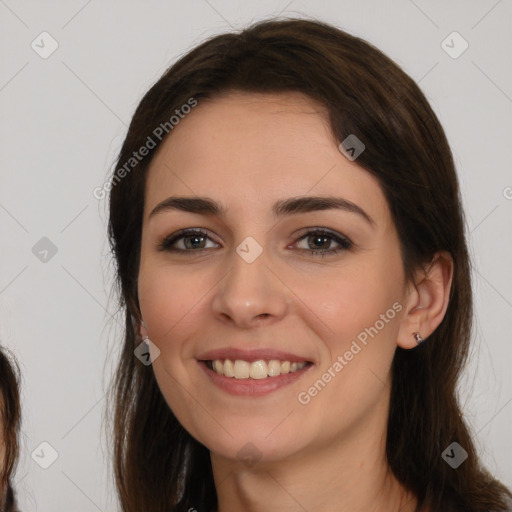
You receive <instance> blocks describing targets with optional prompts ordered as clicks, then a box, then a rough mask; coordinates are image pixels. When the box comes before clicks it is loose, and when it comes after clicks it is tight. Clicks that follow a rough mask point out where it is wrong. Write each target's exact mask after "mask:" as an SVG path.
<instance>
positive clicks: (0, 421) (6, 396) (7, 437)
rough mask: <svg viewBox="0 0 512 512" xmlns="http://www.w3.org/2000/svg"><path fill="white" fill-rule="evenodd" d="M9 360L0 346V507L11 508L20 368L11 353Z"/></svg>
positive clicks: (5, 511)
mask: <svg viewBox="0 0 512 512" xmlns="http://www.w3.org/2000/svg"><path fill="white" fill-rule="evenodd" d="M10 359H11V360H12V364H11V362H10V361H9V359H8V358H7V356H6V354H5V353H4V350H3V348H1V347H0V428H2V430H3V441H4V448H5V457H4V459H3V460H0V511H2V512H15V510H16V503H15V496H14V490H13V488H12V486H11V475H12V474H13V473H14V470H15V469H16V465H17V463H18V453H19V441H18V439H19V431H20V423H21V407H20V396H19V382H20V369H19V366H18V363H17V362H16V359H15V358H14V356H12V355H11V358H10Z"/></svg>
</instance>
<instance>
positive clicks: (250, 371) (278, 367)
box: [204, 359, 312, 379]
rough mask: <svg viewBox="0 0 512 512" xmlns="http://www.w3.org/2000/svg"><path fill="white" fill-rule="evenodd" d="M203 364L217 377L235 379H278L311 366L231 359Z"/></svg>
mask: <svg viewBox="0 0 512 512" xmlns="http://www.w3.org/2000/svg"><path fill="white" fill-rule="evenodd" d="M204 362H205V363H206V366H207V367H208V368H209V369H210V370H212V371H214V372H215V373H217V374H218V375H224V376H225V377H233V378H235V379H266V378H267V377H278V376H279V375H285V374H287V373H295V372H297V371H299V370H302V369H303V368H305V367H306V366H309V365H311V364H312V363H311V362H309V361H301V362H293V363H292V362H290V361H280V360H278V359H270V360H264V359H259V360H258V361H252V362H249V361H244V360H241V359H236V360H235V361H232V360H231V359H214V360H209V361H204Z"/></svg>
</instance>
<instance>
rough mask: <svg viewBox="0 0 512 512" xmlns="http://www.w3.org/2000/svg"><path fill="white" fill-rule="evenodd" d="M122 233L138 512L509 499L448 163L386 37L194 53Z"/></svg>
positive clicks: (118, 405)
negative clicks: (475, 361) (480, 453)
mask: <svg viewBox="0 0 512 512" xmlns="http://www.w3.org/2000/svg"><path fill="white" fill-rule="evenodd" d="M109 237H110V243H111V246H112V249H113V252H114V255H115V259H116V265H117V278H118V285H119V291H120V295H121V299H122V301H121V303H122V305H123V306H124V307H125V313H126V332H125V342H124V348H123V352H122V356H121V359H120V362H119V366H118V370H117V374H116V378H115V382H114V386H113V392H114V395H113V399H114V401H115V404H114V409H115V416H114V424H113V441H114V451H115V453H114V460H115V473H116V483H117V488H118V492H119V497H120V502H121V505H122V510H123V511H125V512H128V511H130V512H131V511H136V510H137V511H138V510H151V511H164V510H174V511H190V510H198V511H208V512H209V511H211V510H218V511H219V512H230V511H232V510H244V511H263V510H265V511H266V510H308V511H310V512H314V511H315V512H316V511H320V510H321V511H333V512H334V511H340V510H350V511H351V512H353V511H363V510H364V511H373V510H386V511H388V510H389V511H391V510H393V511H398V510H400V511H401V512H409V511H410V512H413V511H422V512H425V511H430V512H440V511H442V512H448V511H484V510H485V511H489V510H495V511H498V510H500V511H502V510H506V509H507V508H506V507H507V499H509V498H510V496H511V494H510V492H509V491H508V490H507V489H506V488H505V487H504V486H503V485H502V484H501V483H499V482H497V481H496V480H494V479H493V478H492V476H491V475H489V474H488V473H487V472H486V471H485V469H484V468H482V467H481V465H480V462H479V460H478V458H477V454H476V451H475V447H474V442H473V440H472V438H471V436H470V434H469V431H468V428H467V426H466V423H465V421H464V419H463V417H462V413H461V410H460V406H459V404H458V402H457V399H456V394H455V388H456V383H457V379H458V376H459V374H460V372H461V370H462V369H463V367H464V364H465V361H466V356H467V353H468V344H469V340H470V330H471V329H470V328H471V318H472V310H471V306H472V297H471V285H470V272H469V261H468V253H467V247H466V242H465V238H464V222H463V214H462V209H461V203H460V197H459V188H458V183H457V178H456V174H455V170H454V164H453V160H452V155H451V152H450V149H449V146H448V143H447V140H446V137H445V134H444V132H443V129H442V127H441V126H440V124H439V122H438V120H437V118H436V116H435V114H434V113H433V111H432V109H431V108H430V106H429V104H428V102H427V100H426V99H425V97H424V95H423V94H422V93H421V91H420V90H419V88H418V87H417V85H416V84H415V83H414V82H413V81H412V80H411V78H410V77H408V76H407V75H406V74H405V73H404V72H403V71H402V70H401V69H400V68H399V67H398V66H397V65H396V64H395V63H393V62H392V61H391V60H390V59H389V58H387V57H386V56H384V55H383V54H382V53H381V52H380V51H379V50H377V49H375V48H374V47H373V46H371V45H369V44H368V43H367V42H365V41H363V40H361V39H359V38H356V37H353V36H351V35H349V34H346V33H345V32H342V31H341V30H338V29H337V28H335V27H332V26H329V25H327V24H324V23H321V22H313V21H305V20H283V21H267V22H261V23H258V24H255V25H253V26H251V27H249V28H247V29H246V30H244V31H242V32H241V33H234V34H223V35H219V36H216V37H213V38H212V39H210V40H208V41H206V42H205V43H203V44H201V45H199V46H198V47H197V48H194V49H193V50H192V51H190V52H189V53H188V54H186V55H185V56H184V57H182V58H181V59H180V60H179V61H178V62H177V63H176V64H174V65H173V66H172V67H171V68H170V69H169V70H168V71H167V72H166V73H165V74H164V75H163V76H162V77H161V78H160V79H159V80H158V81H157V83H156V84H155V85H154V86H153V87H152V88H151V89H150V91H149V92H148V93H147V94H146V95H145V97H144V98H143V99H142V101H141V103H140V104H139V106H138V108H137V110H136V112H135V114H134V116H133V119H132V122H131V124H130V127H129V130H128V134H127V136H126V139H125V141H124V144H123V147H122V149H121V151H120V154H119V158H118V161H117V166H116V171H115V172H114V175H113V176H112V181H111V192H110V219H109ZM142 341H144V343H141V342H142ZM150 363H152V364H150Z"/></svg>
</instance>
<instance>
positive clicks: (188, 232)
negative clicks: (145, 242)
mask: <svg viewBox="0 0 512 512" xmlns="http://www.w3.org/2000/svg"><path fill="white" fill-rule="evenodd" d="M193 235H200V236H203V237H206V238H210V237H209V236H208V233H207V232H206V231H204V230H203V229H200V228H188V229H182V230H180V231H178V232H177V233H174V234H173V235H169V236H168V237H166V238H164V239H163V240H162V241H161V242H160V243H159V244H158V247H157V249H158V250H159V251H169V252H174V253H181V254H184V253H187V252H188V253H191V252H201V251H205V250H207V249H204V248H203V249H176V248H172V245H173V244H174V243H176V242H177V241H178V240H180V239H182V238H186V237H187V236H193ZM311 235H324V236H327V237H328V238H331V239H332V240H334V241H335V242H337V243H338V244H340V246H341V247H339V248H337V249H325V250H315V249H300V250H302V251H307V252H309V253H310V254H311V255H312V256H318V255H320V256H322V257H324V256H325V255H326V254H332V255H334V254H337V253H338V252H340V251H342V250H347V249H351V248H352V247H353V245H354V244H353V243H352V242H351V241H350V240H349V239H348V238H346V237H344V236H341V235H338V234H335V233H334V232H332V231H330V230H327V229H325V228H313V229H310V230H309V231H306V232H305V233H302V234H301V236H299V238H297V240H296V242H299V241H300V240H303V239H304V238H307V237H308V236H311Z"/></svg>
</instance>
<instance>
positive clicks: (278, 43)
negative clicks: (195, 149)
mask: <svg viewBox="0 0 512 512" xmlns="http://www.w3.org/2000/svg"><path fill="white" fill-rule="evenodd" d="M230 91H242V92H250V93H261V94H266V93H279V92H284V93H286V92H298V93H302V94H305V95H307V96H308V97H310V98H311V99H313V100H315V101H317V102H318V104H319V105H321V106H323V107H325V109H326V111H327V112H328V116H329V123H330V128H331V130H332V133H333V134H334V136H335V137H336V140H338V141H343V140H344V138H346V137H347V136H348V135H349V134H355V135H356V136H357V137H358V138H359V139H360V140H361V141H363V143H364V144H365V146H366V148H365V151H364V152H363V153H361V155H360V156H359V157H358V159H357V163H358V164H359V166H360V167H361V168H362V169H364V171H366V172H369V173H371V174H372V175H373V176H375V177H376V178H377V179H378V181H379V184H380V186H381V188H382V190H383V193H384V195H385V197H386V200H387V203H388V206H389V208H390V211H391V215H392V218H393V221H394V223H395V225H396V228H397V231H398V234H399V238H400V248H401V255H402V260H403V266H404V269H405V272H406V275H407V276H408V277H409V278H412V276H413V272H415V271H416V270H417V269H419V268H420V269H421V268H426V265H427V264H428V262H429V261H431V259H432V257H433V256H434V254H435V253H436V251H440V250H445V251H448V252H449V253H450V254H451V256H452V258H453V261H454V275H453V282H452V286H451V291H450V301H449V305H448V309H447V311H446V314H445V317H444V319H443V321H442V323H441V324H440V325H439V327H438V328H437V329H436V330H435V332H434V333H433V334H432V335H431V336H430V337H429V338H428V341H426V342H425V343H423V344H422V345H421V346H419V347H418V348H415V349H414V350H403V349H401V348H397V350H396V353H395V356H394V360H393V365H392V370H391V371H392V389H391V402H390V411H389V420H388V428H387V441H386V455H387V460H388V463H389V466H390V469H391V471H392V472H393V474H394V475H395V476H396V478H397V479H398V480H399V481H400V482H401V483H402V484H403V485H404V486H405V487H406V488H407V489H409V490H410V491H412V492H413V493H414V494H415V495H416V496H417V498H418V501H419V505H420V506H430V507H431V510H432V512H449V511H457V512H489V511H490V510H492V511H496V512H497V511H504V510H506V501H507V499H508V498H510V496H511V494H510V491H509V490H508V489H506V488H505V487H504V486H503V485H502V484H501V483H500V482H499V481H497V480H496V479H494V478H493V476H492V475H491V474H489V472H488V471H487V470H486V469H485V468H484V467H483V466H482V464H481V462H480V460H479V457H478V454H477V451H476V448H475V443H474V439H473V437H472V434H471V432H470V430H469V428H468V425H467V423H466V421H465V419H464V416H463V414H462V411H461V406H460V404H459V401H458V397H457V393H456V385H457V382H458V379H459V376H460V374H461V371H462V370H463V369H464V367H465V364H466V361H467V357H468V349H469V346H470V342H471V331H472V312H473V309H472V286H471V274H470V261H469V256H468V249H467V243H466V235H465V220H464V216H463V210H462V206H461V198H460V192H459V185H458V181H457V176H456V171H455V166H454V161H453V158H452V152H451V150H450V147H449V144H448V141H447V138H446V136H445V133H444V131H443V128H442V127H441V125H440V123H439V120H438V119H437V117H436V115H435V113H434V112H433V110H432V108H431V106H430V105H429V102H428V101H427V99H426V97H425V95H424V94H423V93H422V91H421V90H420V89H419V87H418V85H417V84H416V83H415V82H414V80H412V79H411V78H410V77H409V76H408V75H407V74H406V73H405V72H404V71H403V70H402V69H401V68H400V67H399V66H398V65H397V64H396V63H395V62H393V61H392V60H391V59H390V58H388V57H387V56H386V55H384V54H383V53H382V52H381V51H380V50H378V49H377V48H375V47H374V46H373V45H371V44H370V43H368V42H366V41H364V40H363V39H361V38H359V37H356V36H354V35H351V34H348V33H347V32H345V31H343V30H341V29H339V28H337V27H334V26H332V25H330V24H327V23H325V22H322V21H317V20H309V19H308V20H306V19H270V20H265V21H260V22H257V23H254V24H252V25H250V26H249V27H247V28H245V29H243V30H240V31H238V32H228V33H224V34H221V35H216V36H213V37H211V38H209V39H208V40H206V41H205V42H203V43H201V44H199V45H197V46H196V47H194V48H193V49H192V50H190V51H189V52H187V53H186V54H185V55H183V56H182V57H181V58H179V60H178V61H177V62H176V63H174V64H173V65H172V66H171V67H169V68H168V69H167V70H166V71H165V73H164V74H163V75H162V76H161V77H160V78H159V79H158V80H157V81H156V83H155V84H154V85H153V86H152V87H151V88H150V89H149V91H148V92H147V93H146V94H145V95H144V97H143V98H142V100H141V101H140V103H139V104H138V106H137V108H136V110H135V113H134V115H133V117H132V120H131V123H130V126H129V128H128V132H127V135H126V138H125V140H124V143H123V145H122V147H121V150H120V152H119V155H118V158H117V165H116V169H117V168H119V167H121V166H122V165H123V164H124V163H125V162H127V161H128V160H129V159H130V158H131V156H132V154H133V153H134V151H137V150H138V149H139V148H140V147H141V146H143V145H144V144H145V142H146V140H147V138H148V136H150V135H151V134H152V132H153V130H154V129H155V127H158V126H159V125H160V124H161V123H164V122H166V121H167V120H168V119H169V118H170V117H171V116H172V115H173V113H174V111H175V109H177V108H180V107H181V105H183V104H185V103H187V101H188V100H189V99H190V98H191V97H193V98H195V99H196V100H197V101H198V102H199V105H200V104H201V99H207V98H210V99H214V98H215V97H216V96H219V95H222V94H225V93H229V92H230ZM190 115H194V114H193V113H192V114H190ZM167 137H171V138H172V131H171V132H170V133H169V135H167ZM163 140H166V138H163V139H162V141H163ZM162 141H158V142H157V143H156V147H155V148H153V149H152V150H151V151H150V153H149V155H148V156H146V157H145V158H144V159H142V160H141V161H140V162H139V163H138V164H137V165H136V166H135V167H134V168H133V170H131V171H130V172H129V173H127V174H126V175H125V176H124V177H123V178H122V179H119V176H117V175H116V170H115V169H114V171H113V175H112V187H111V189H110V196H109V199H110V205H109V225H108V234H109V241H110V245H111V248H112V252H113V257H114V263H115V271H116V283H117V288H116V290H117V292H118V294H119V298H120V304H119V305H120V307H121V308H122V309H123V310H124V314H125V330H124V340H123V345H122V350H121V355H120V359H119V362H118V367H117V370H116V374H115V377H114V379H113V382H112V388H111V396H110V399H109V401H108V403H109V407H111V410H112V418H111V419H112V422H111V440H112V449H113V462H114V472H115V480H116V486H117V490H118V495H119V500H120V503H121V507H122V510H123V512H141V511H151V512H164V511H165V512H168V511H174V512H186V511H188V510H189V508H190V507H193V508H195V509H197V510H199V511H206V512H210V511H211V510H215V508H216V507H217V495H216V490H215V485H214V481H213V475H212V469H211V461H210V454H209V450H208V449H207V448H206V447H205V446H204V445H202V444H200V443H199V442H198V441H197V440H195V439H194V438H193V437H192V436H190V435H189V433H188V432H187V431H186V430H185V429H184V428H183V427H182V425H181V424H180V423H179V421H178V420H177V419H176V417H175V416H174V414H173V412H172V411H171V410H170V408H169V406H168V405H167V403H166V402H165V400H164V398H163V396H162V394H161V392H160V390H159V388H158V385H157V382H156V380H155V377H154V374H153V371H152V368H151V366H145V365H143V364H142V363H141V362H140V361H138V360H137V358H136V357H134V354H133V351H134V349H135V347H136V346H137V345H138V344H139V343H140V342H141V338H140V334H139V331H138V325H139V324H140V321H141V315H140V309H139V302H138V295H137V279H138V268H139V258H140V248H141V232H142V219H143V209H144V191H145V184H146V176H147V170H148V167H149V165H150V163H151V161H152V158H153V156H154V154H155V152H156V150H157V149H158V147H160V145H161V143H162ZM361 172H363V171H361ZM454 441H455V442H457V443H459V444H460V445H461V446H462V447H463V448H464V449H465V450H466V452H467V454H468V458H467V460H465V462H464V463H463V464H461V465H460V466H459V467H458V468H457V469H453V468H452V467H450V466H449V465H448V464H447V463H446V462H445V461H444V460H443V458H442V457H441V454H442V452H443V450H445V449H446V448H447V447H448V446H449V445H450V444H451V443H452V442H454Z"/></svg>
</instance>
